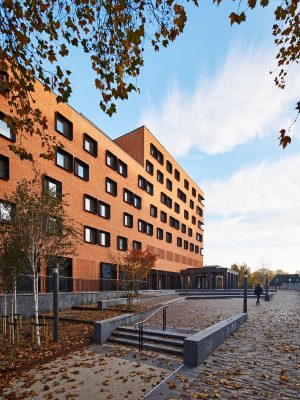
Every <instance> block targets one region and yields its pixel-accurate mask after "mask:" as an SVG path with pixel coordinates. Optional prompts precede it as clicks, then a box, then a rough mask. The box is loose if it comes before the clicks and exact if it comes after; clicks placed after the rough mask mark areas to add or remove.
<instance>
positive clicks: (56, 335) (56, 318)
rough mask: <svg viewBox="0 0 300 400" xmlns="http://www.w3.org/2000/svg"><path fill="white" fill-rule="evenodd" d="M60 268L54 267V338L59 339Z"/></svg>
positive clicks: (56, 340)
mask: <svg viewBox="0 0 300 400" xmlns="http://www.w3.org/2000/svg"><path fill="white" fill-rule="evenodd" d="M58 291H59V284H58V268H53V339H54V341H55V342H58V339H59V311H58Z"/></svg>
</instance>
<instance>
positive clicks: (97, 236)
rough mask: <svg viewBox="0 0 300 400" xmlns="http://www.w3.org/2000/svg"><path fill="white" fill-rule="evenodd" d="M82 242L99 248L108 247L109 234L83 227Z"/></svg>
mask: <svg viewBox="0 0 300 400" xmlns="http://www.w3.org/2000/svg"><path fill="white" fill-rule="evenodd" d="M84 241H85V242H86V243H90V244H98V245H99V246H103V247H109V246H110V233H109V232H105V231H101V230H98V229H96V228H92V227H90V226H85V227H84Z"/></svg>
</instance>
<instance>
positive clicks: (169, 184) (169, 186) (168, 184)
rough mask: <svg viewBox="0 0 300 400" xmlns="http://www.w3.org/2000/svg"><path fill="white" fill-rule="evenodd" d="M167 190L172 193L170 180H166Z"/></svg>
mask: <svg viewBox="0 0 300 400" xmlns="http://www.w3.org/2000/svg"><path fill="white" fill-rule="evenodd" d="M166 188H167V189H168V190H170V191H172V181H170V179H168V178H167V179H166Z"/></svg>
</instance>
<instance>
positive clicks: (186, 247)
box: [183, 240, 189, 250]
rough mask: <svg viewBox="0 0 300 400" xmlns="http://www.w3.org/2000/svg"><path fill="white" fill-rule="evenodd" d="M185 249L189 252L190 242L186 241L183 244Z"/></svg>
mask: <svg viewBox="0 0 300 400" xmlns="http://www.w3.org/2000/svg"><path fill="white" fill-rule="evenodd" d="M183 248H184V249H185V250H188V248H189V242H188V241H187V240H185V241H184V242H183Z"/></svg>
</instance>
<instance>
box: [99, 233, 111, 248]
mask: <svg viewBox="0 0 300 400" xmlns="http://www.w3.org/2000/svg"><path fill="white" fill-rule="evenodd" d="M99 245H100V246H103V247H109V246H110V233H109V232H105V231H99Z"/></svg>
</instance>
